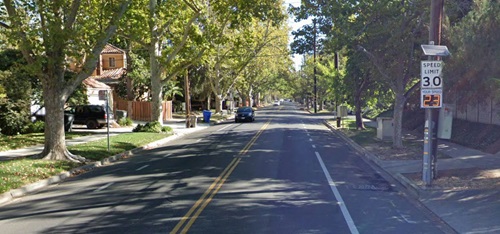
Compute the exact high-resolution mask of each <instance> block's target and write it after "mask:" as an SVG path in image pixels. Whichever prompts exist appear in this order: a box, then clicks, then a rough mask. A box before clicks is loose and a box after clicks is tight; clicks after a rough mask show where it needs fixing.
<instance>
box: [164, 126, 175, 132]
mask: <svg viewBox="0 0 500 234" xmlns="http://www.w3.org/2000/svg"><path fill="white" fill-rule="evenodd" d="M161 131H162V132H166V133H172V132H173V131H174V129H172V127H170V126H163V127H162V128H161Z"/></svg>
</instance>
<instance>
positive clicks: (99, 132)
mask: <svg viewBox="0 0 500 234" xmlns="http://www.w3.org/2000/svg"><path fill="white" fill-rule="evenodd" d="M145 123H146V122H140V121H136V122H135V123H134V125H133V126H130V127H119V128H109V136H110V137H111V136H116V135H118V134H120V133H127V132H132V129H134V127H135V126H137V124H145ZM163 126H170V127H172V129H173V130H174V134H173V135H172V136H170V137H168V138H175V137H179V136H183V135H185V134H189V133H191V132H194V131H198V130H201V129H204V128H207V127H209V126H210V124H209V123H203V122H198V123H197V127H196V128H186V123H185V120H184V119H172V120H168V121H165V122H164V123H163ZM73 131H74V132H92V133H94V134H92V135H89V136H83V137H78V138H75V139H70V140H66V146H72V145H77V144H83V143H87V142H89V141H96V140H100V139H103V138H107V137H108V134H107V133H108V129H107V128H102V129H91V130H89V129H87V128H86V127H85V126H75V127H74V128H73ZM43 147H44V146H43V145H36V146H30V147H26V148H22V149H15V150H8V151H0V161H3V160H10V159H14V158H18V157H28V156H32V155H36V154H39V153H41V152H42V151H43Z"/></svg>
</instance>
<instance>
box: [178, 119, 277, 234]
mask: <svg viewBox="0 0 500 234" xmlns="http://www.w3.org/2000/svg"><path fill="white" fill-rule="evenodd" d="M270 123H271V120H269V121H268V122H267V123H265V124H264V126H262V128H260V130H259V131H258V132H257V134H255V136H254V137H253V138H252V139H251V140H250V142H248V144H247V145H246V146H245V147H244V148H243V149H242V150H241V151H240V152H239V154H238V157H235V158H234V159H233V160H232V161H231V162H230V163H229V165H227V167H226V168H225V169H224V171H222V173H221V174H220V175H219V176H218V177H217V178H216V179H215V181H214V182H213V183H212V184H211V185H210V187H208V189H207V190H206V191H205V193H203V195H201V197H200V199H198V201H196V203H194V205H193V206H192V207H191V209H189V211H188V212H187V213H186V215H184V216H183V217H182V218H181V220H180V221H179V223H177V225H175V227H174V229H173V230H172V231H171V232H170V233H171V234H174V233H178V231H179V230H180V229H181V228H182V227H183V226H184V228H183V229H182V231H181V232H180V233H187V231H188V230H189V228H191V226H192V225H193V223H194V222H195V221H196V219H197V218H198V216H199V215H200V214H201V212H202V211H203V210H204V209H205V207H207V205H208V204H209V203H210V201H212V198H213V197H214V196H215V194H217V192H219V190H220V188H221V187H222V185H223V184H224V182H226V180H227V178H228V177H229V176H230V175H231V173H232V172H233V170H234V169H235V168H236V166H238V164H239V163H240V161H241V157H240V156H243V155H245V154H246V153H247V152H248V150H249V149H250V147H252V145H253V144H254V143H255V141H257V139H258V138H259V136H260V135H261V134H262V132H264V130H265V129H266V128H267V127H268V126H269V124H270ZM186 221H187V223H186ZM185 223H186V225H184V224H185Z"/></svg>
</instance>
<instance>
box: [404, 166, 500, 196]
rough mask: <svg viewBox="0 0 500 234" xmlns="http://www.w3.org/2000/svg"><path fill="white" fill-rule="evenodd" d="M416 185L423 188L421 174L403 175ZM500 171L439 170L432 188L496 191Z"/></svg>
mask: <svg viewBox="0 0 500 234" xmlns="http://www.w3.org/2000/svg"><path fill="white" fill-rule="evenodd" d="M403 175H404V176H405V177H406V178H408V179H410V180H412V181H413V182H414V183H415V184H416V185H418V186H420V187H422V188H423V187H425V185H424V182H423V181H422V174H421V173H409V174H403ZM499 187H500V169H481V168H465V169H452V170H439V171H438V178H437V179H435V180H433V181H432V188H435V189H445V190H454V191H455V190H471V189H472V190H473V189H498V188H499Z"/></svg>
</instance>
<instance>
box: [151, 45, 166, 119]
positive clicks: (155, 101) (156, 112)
mask: <svg viewBox="0 0 500 234" xmlns="http://www.w3.org/2000/svg"><path fill="white" fill-rule="evenodd" d="M158 46H159V44H158V42H157V41H155V42H151V45H150V49H149V61H150V67H151V95H152V97H151V98H152V99H151V101H152V103H151V112H152V113H151V118H152V119H151V120H152V121H158V122H160V123H163V119H162V111H161V102H162V94H161V90H162V84H161V76H160V73H161V72H160V64H159V63H158V59H157V52H158V50H157V48H158Z"/></svg>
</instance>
